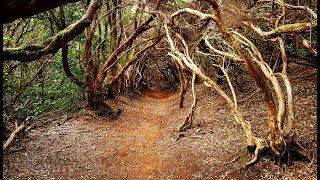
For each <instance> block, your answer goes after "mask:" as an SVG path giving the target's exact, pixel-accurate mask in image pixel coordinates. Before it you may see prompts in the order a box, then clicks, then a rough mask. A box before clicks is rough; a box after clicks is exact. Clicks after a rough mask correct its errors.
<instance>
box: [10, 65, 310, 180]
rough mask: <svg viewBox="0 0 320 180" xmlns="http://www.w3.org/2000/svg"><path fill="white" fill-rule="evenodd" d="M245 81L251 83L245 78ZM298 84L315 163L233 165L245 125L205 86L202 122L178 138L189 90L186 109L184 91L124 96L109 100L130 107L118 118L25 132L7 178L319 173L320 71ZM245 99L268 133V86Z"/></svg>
mask: <svg viewBox="0 0 320 180" xmlns="http://www.w3.org/2000/svg"><path fill="white" fill-rule="evenodd" d="M296 72H298V71H296ZM300 72H301V73H303V74H302V75H304V74H305V75H307V74H312V73H315V71H314V70H312V71H311V70H305V69H301V71H300ZM294 76H299V75H298V74H297V75H291V77H294ZM247 83H248V82H247ZM242 84H243V86H244V87H245V86H246V82H243V83H242ZM292 84H293V89H294V95H295V99H294V101H295V103H296V118H297V120H296V122H297V124H296V129H297V134H298V137H299V141H300V142H301V144H302V145H303V146H304V147H306V148H307V149H308V150H309V152H310V157H312V162H311V163H305V162H293V165H291V166H289V167H288V168H283V167H279V166H277V165H276V164H275V163H274V162H273V161H272V160H270V159H268V158H266V157H264V158H262V159H261V160H260V161H259V162H258V163H257V164H256V165H255V166H253V167H250V168H248V169H246V170H243V169H240V168H239V167H237V166H236V165H235V164H230V163H229V162H230V161H231V160H232V159H233V158H234V157H235V156H236V155H237V154H238V152H239V150H240V149H241V148H242V146H243V134H242V132H241V129H240V127H239V125H238V124H236V122H235V120H234V118H233V116H232V114H231V113H230V111H229V109H228V107H227V106H226V104H225V103H224V101H223V100H222V99H221V98H219V97H218V96H217V95H216V94H215V93H214V92H212V91H211V90H210V89H208V88H206V87H205V86H203V85H198V86H197V94H198V97H199V103H198V106H197V109H196V115H195V123H196V127H194V128H193V129H191V130H189V131H188V132H187V133H186V134H185V137H182V138H181V139H179V140H178V141H175V139H176V137H177V128H178V127H179V126H180V125H181V124H182V123H183V121H184V120H185V116H186V115H187V114H188V111H189V105H190V104H191V95H190V93H188V94H187V99H186V105H187V106H186V107H185V108H184V109H182V110H180V109H179V107H178V102H179V94H177V93H164V92H147V93H146V94H144V95H143V96H138V97H134V98H133V97H129V96H121V97H119V98H117V99H115V100H113V101H111V102H109V103H110V105H111V106H112V107H114V108H122V109H123V112H122V115H121V116H120V117H119V118H118V119H116V120H109V119H100V120H98V119H95V118H93V117H85V116H83V117H79V118H74V119H72V120H69V121H67V122H65V123H63V124H62V125H59V124H58V123H51V124H49V125H47V126H46V127H38V128H36V129H34V130H32V131H31V132H29V133H27V134H25V135H24V137H23V138H21V139H19V141H16V142H15V143H14V145H13V146H12V147H11V148H9V149H8V150H6V151H5V152H4V178H5V179H50V178H54V179H71V178H72V179H316V85H315V84H316V77H315V76H311V78H310V77H309V78H308V79H303V78H301V77H298V78H297V79H292ZM225 87H227V86H225ZM254 91H255V87H253V88H251V89H250V90H248V91H247V93H243V94H240V95H239V97H238V98H239V100H241V99H244V98H246V97H248V96H249V95H250V94H251V93H252V92H254ZM136 96H137V95H136ZM239 106H240V108H241V109H242V112H244V116H245V118H247V119H248V120H250V121H251V123H252V126H253V129H254V132H255V133H256V134H258V135H259V136H260V137H266V133H267V132H266V131H267V121H266V113H267V112H266V108H265V105H264V104H263V102H262V96H261V93H257V94H256V95H255V96H253V97H252V98H250V99H249V100H248V101H246V102H242V103H240V104H239Z"/></svg>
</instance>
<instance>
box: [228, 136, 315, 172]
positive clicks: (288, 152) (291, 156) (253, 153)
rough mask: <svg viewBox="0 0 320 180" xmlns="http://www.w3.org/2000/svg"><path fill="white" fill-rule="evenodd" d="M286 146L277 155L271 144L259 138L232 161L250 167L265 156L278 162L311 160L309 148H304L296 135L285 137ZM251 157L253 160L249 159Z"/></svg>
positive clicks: (288, 162)
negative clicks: (296, 138)
mask: <svg viewBox="0 0 320 180" xmlns="http://www.w3.org/2000/svg"><path fill="white" fill-rule="evenodd" d="M285 139H286V141H285V145H286V148H285V149H284V150H283V151H282V153H281V154H280V156H277V154H275V153H274V152H273V150H272V149H271V147H270V146H268V145H267V144H266V142H264V141H263V140H262V141H261V139H259V140H258V141H256V145H255V146H247V147H246V148H244V149H243V150H242V151H241V152H240V154H239V155H237V156H236V157H235V158H233V160H232V161H230V163H238V164H240V166H241V167H245V168H247V167H249V166H252V165H254V164H255V163H256V162H257V161H258V160H259V159H261V158H262V157H264V156H267V157H270V158H272V159H274V160H275V161H276V162H278V164H279V165H280V164H287V165H290V162H291V161H304V162H310V158H309V156H308V153H307V150H306V149H305V148H303V147H302V146H301V145H300V144H299V143H298V142H297V141H296V140H295V135H294V134H293V135H290V136H287V137H285ZM249 159H251V160H249Z"/></svg>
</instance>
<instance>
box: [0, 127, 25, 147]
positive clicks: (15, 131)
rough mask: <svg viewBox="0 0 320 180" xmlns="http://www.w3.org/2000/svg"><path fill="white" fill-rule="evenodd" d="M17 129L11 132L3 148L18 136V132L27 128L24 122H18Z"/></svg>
mask: <svg viewBox="0 0 320 180" xmlns="http://www.w3.org/2000/svg"><path fill="white" fill-rule="evenodd" d="M15 126H16V129H15V130H14V131H13V132H12V133H11V135H10V137H9V138H8V139H7V141H6V142H5V143H4V144H3V148H2V149H3V150H5V149H7V147H8V146H9V145H10V144H11V143H12V141H13V140H14V138H15V137H16V136H17V134H18V133H19V132H20V131H21V130H23V129H24V128H25V125H24V124H21V125H20V126H18V124H17V123H16V125H15Z"/></svg>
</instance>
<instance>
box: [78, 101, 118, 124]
mask: <svg viewBox="0 0 320 180" xmlns="http://www.w3.org/2000/svg"><path fill="white" fill-rule="evenodd" d="M122 111H123V109H120V108H119V109H117V110H116V111H113V110H112V108H111V107H110V106H109V105H107V104H105V103H103V104H100V105H99V106H97V107H94V108H92V107H86V108H84V109H83V110H82V111H81V112H80V114H81V115H88V116H92V117H94V118H95V119H97V120H100V117H108V118H110V119H117V118H118V117H119V116H120V114H121V113H122Z"/></svg>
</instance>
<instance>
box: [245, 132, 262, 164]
mask: <svg viewBox="0 0 320 180" xmlns="http://www.w3.org/2000/svg"><path fill="white" fill-rule="evenodd" d="M266 147H267V146H266V143H265V142H264V141H263V140H262V139H258V138H257V139H256V147H255V151H254V155H253V158H252V159H251V160H250V161H249V162H247V163H246V164H245V166H246V167H248V166H250V165H253V164H254V163H256V162H257V160H258V157H259V155H260V154H261V152H262V150H263V149H265V148H266Z"/></svg>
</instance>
